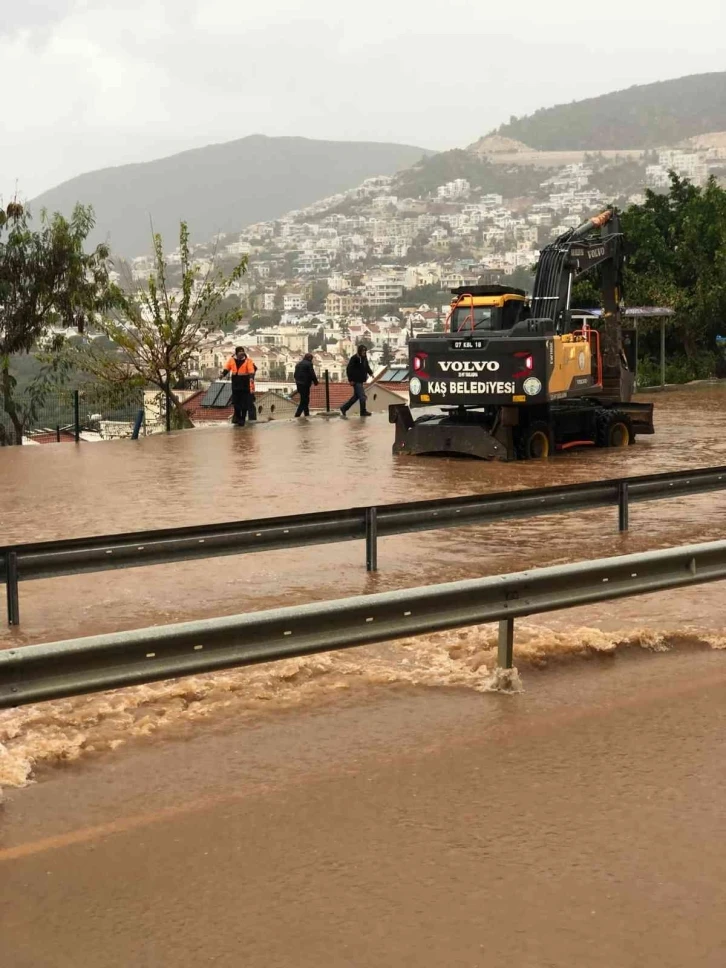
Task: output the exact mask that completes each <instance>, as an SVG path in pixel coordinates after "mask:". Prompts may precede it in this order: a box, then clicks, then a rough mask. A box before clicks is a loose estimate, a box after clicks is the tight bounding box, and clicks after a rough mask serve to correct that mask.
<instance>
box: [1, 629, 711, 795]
mask: <svg viewBox="0 0 726 968" xmlns="http://www.w3.org/2000/svg"><path fill="white" fill-rule="evenodd" d="M497 635H498V630H497V627H496V626H493V625H484V626H477V627H474V628H470V629H466V630H455V631H448V632H441V633H435V634H432V635H428V636H419V637H414V638H407V639H402V640H399V641H397V642H391V643H383V644H381V645H377V646H365V647H362V648H358V649H352V650H346V651H341V652H332V653H327V654H324V655H318V656H310V657H306V658H301V659H288V660H285V661H282V662H276V663H269V664H267V665H260V666H252V667H248V668H241V669H232V670H227V671H224V672H215V673H209V674H206V675H197V676H191V677H189V678H185V679H176V680H167V681H164V682H158V683H151V684H149V685H144V686H133V687H129V688H127V689H119V690H115V691H113V692H105V693H99V694H96V695H93V696H79V697H75V698H71V699H64V700H55V701H52V702H46V703H38V704H36V705H33V706H27V707H22V708H19V709H16V710H5V711H3V712H0V789H1V788H2V787H3V786H5V787H22V786H24V785H26V784H28V783H30V782H32V780H33V775H34V772H35V771H36V770H37V769H38V768H39V767H42V766H48V765H52V764H61V763H67V762H72V761H75V760H78V759H79V758H81V757H83V756H86V755H89V754H92V753H96V754H98V753H102V752H104V751H108V750H114V749H116V748H118V747H120V746H123V745H125V744H128V743H132V742H134V740H137V739H138V738H140V737H149V736H153V735H163V734H165V733H168V734H171V733H172V731H173V730H174V729H175V728H177V729H178V727H179V726H181V725H185V724H187V725H188V724H194V723H195V722H199V721H203V720H210V719H212V718H214V717H216V718H221V717H223V716H225V715H234V716H235V718H236V719H240V718H242V719H244V718H245V717H247V718H252V717H259V716H260V715H264V711H265V710H283V709H291V708H295V707H301V708H304V707H306V706H311V705H314V704H319V703H322V702H328V701H334V700H335V698H336V696H339V695H340V694H341V692H345V693H350V694H352V693H353V692H354V690H356V689H361V688H365V687H370V686H375V687H381V686H387V685H393V684H404V685H409V686H414V687H422V688H464V689H470V690H475V691H478V692H481V693H492V692H501V693H517V692H521V691H522V688H523V687H522V680H521V679H520V675H519V672H518V671H517V669H511V670H502V669H499V668H497V665H496V662H497ZM676 640H677V641H678V642H679V643H685V644H688V643H689V642H690V643H692V644H708V645H710V646H711V647H712V648H714V649H726V635H710V634H705V633H704V634H701V633H698V632H696V631H695V630H686V631H685V632H684V631H683V630H678V631H674V632H671V633H669V632H662V631H654V630H652V629H647V628H643V629H636V630H629V631H627V632H604V631H602V630H600V629H597V628H589V627H583V628H575V629H556V628H554V629H553V628H547V627H544V626H541V625H527V624H526V623H524V622H518V623H517V627H516V644H515V661H516V662H517V663H518V665H519V667H520V668H526V667H527V666H529V667H530V668H531V667H535V668H546V667H547V666H549V665H551V664H555V663H563V662H566V661H568V660H573V659H578V658H588V657H593V656H614V655H615V654H616V653H617V651H618V650H619V649H622V648H626V647H631V648H640V649H644V650H647V651H651V652H662V651H667V650H668V649H669V648H670V647H671V645H670V644H671V643H672V642H674V641H676ZM525 679H526V673H525Z"/></svg>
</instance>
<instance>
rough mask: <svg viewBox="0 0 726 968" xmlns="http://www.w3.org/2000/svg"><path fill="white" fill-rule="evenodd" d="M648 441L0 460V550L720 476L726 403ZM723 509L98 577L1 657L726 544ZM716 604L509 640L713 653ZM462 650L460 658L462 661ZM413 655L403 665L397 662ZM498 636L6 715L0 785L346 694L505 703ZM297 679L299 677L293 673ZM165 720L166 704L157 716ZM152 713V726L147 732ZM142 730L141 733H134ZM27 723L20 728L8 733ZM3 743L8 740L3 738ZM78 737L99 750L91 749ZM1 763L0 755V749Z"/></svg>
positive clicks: (333, 426) (661, 408) (632, 610)
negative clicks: (550, 448)
mask: <svg viewBox="0 0 726 968" xmlns="http://www.w3.org/2000/svg"><path fill="white" fill-rule="evenodd" d="M654 399H655V402H656V427H657V434H656V435H655V436H653V437H650V438H648V437H645V438H641V439H639V440H638V442H637V444H636V445H635V446H633V447H629V448H626V449H621V450H589V451H579V452H572V451H571V452H569V453H567V454H563V455H560V456H557V457H556V458H554V459H552V460H550V461H547V462H527V463H514V464H506V463H497V462H493V463H485V462H478V461H470V460H457V459H444V458H401V457H396V458H394V457H392V455H391V442H392V436H393V434H392V430H393V428H392V427H390V426H389V425H388V424H387V423H386V422H385V420H384V418H382V417H380V418H372V419H370V420H368V421H363V420H354V419H353V418H351V419H350V420H349V421H347V422H343V421H340V420H335V419H333V420H329V421H327V420H325V419H323V418H317V419H312V420H310V421H308V422H304V423H295V422H291V421H285V422H281V423H276V424H260V425H258V426H253V427H247V428H244V429H241V428H229V427H222V428H215V429H212V430H200V431H194V432H190V431H186V432H182V433H178V434H173V435H170V436H163V435H162V436H158V437H151V438H148V439H146V440H142V441H138V442H132V441H118V442H115V443H109V444H94V445H91V444H89V445H86V446H83V445H81V446H80V447H78V448H76V447H74V446H63V445H56V446H52V445H49V446H46V447H42V448H40V447H39V448H30V447H28V448H24V449H21V448H17V449H15V448H6V449H4V450H0V508H2V521H3V529H4V532H5V536H6V538H5V540H7V541H8V542H11V541H23V540H42V539H50V538H56V537H63V536H77V535H88V534H98V533H110V532H122V531H127V530H140V529H144V528H156V527H165V526H173V525H180V524H195V523H206V522H212V521H224V520H238V519H242V518H249V517H255V516H266V515H272V514H279V513H292V512H298V511H312V510H319V509H324V508H334V507H345V506H351V505H361V504H375V503H384V502H390V501H404V500H419V499H425V498H435V497H441V496H446V495H455V494H471V493H481V492H487V491H497V490H506V489H511V488H522V487H540V486H546V485H550V484H562V483H573V482H578V481H586V480H594V479H598V478H602V477H615V476H619V475H633V474H639V473H650V472H658V471H667V470H674V469H677V468H683V467H694V466H709V465H715V464H726V435H724V434H723V432H722V428H723V427H724V425H726V388H721V387H720V386H717V387H711V386H707V387H700V388H689V389H684V390H682V391H678V392H673V393H664V394H659V395H656V396H655V397H654ZM724 512H726V493H725V494H721V493H715V494H709V495H703V496H699V497H694V498H682V499H675V500H668V501H657V502H652V503H648V504H644V505H636V506H634V507H633V508H632V509H631V530H630V532H629V533H628V534H626V535H621V534H619V533H618V531H617V527H616V511H615V509H609V510H601V511H590V512H585V513H580V514H564V515H552V516H546V517H541V518H534V519H525V520H523V521H522V522H521V523H517V522H513V521H506V522H501V523H497V524H490V525H486V526H480V527H476V526H474V527H468V528H462V529H453V530H444V531H432V532H424V533H419V534H413V535H401V536H393V537H390V538H386V539H383V540H381V541H380V547H379V569H380V570H379V572H378V574H376V575H368V574H366V572H365V568H364V549H363V547H362V542H361V543H358V542H348V543H343V544H340V545H320V546H311V547H310V548H309V549H305V548H300V549H291V550H289V551H276V552H267V553H263V554H256V555H246V556H239V557H223V558H216V559H214V558H213V559H209V560H202V561H194V562H184V563H180V564H178V565H165V566H154V567H148V568H139V569H129V570H124V571H121V572H112V571H111V572H102V573H100V574H90V575H81V576H78V577H66V578H60V579H52V580H47V581H37V582H29V583H27V584H23V585H21V615H22V624H21V626H20V627H19V628H17V629H12V630H9V629H3V631H2V632H0V645H3V644H4V645H5V646H10V645H13V644H25V643H30V642H37V641H53V640H58V639H64V638H70V637H74V636H77V635H87V634H93V633H98V632H104V631H112V630H117V629H123V628H134V627H140V626H144V625H151V624H160V623H165V622H174V621H181V620H184V619H191V618H197V617H204V616H212V615H223V614H234V613H238V612H244V611H248V610H258V609H261V608H266V607H271V606H275V605H282V604H293V603H295V602H305V601H311V600H321V599H326V598H339V597H342V596H345V595H353V594H362V593H366V592H370V591H380V590H386V589H390V588H397V587H403V586H410V585H417V584H423V583H429V582H436V581H441V580H453V579H458V578H466V577H476V576H481V575H487V574H494V573H502V572H507V571H514V570H520V569H523V568H526V567H530V566H535V565H544V564H551V563H557V562H565V561H573V560H578V559H582V558H587V557H592V556H603V555H609V554H623V553H627V552H634V551H641V550H646V549H649V548H654V547H662V546H671V545H676V544H680V543H684V542H692V541H706V540H713V539H716V538H722V537H725V536H726V514H725V513H724ZM721 594H722V589H721V586H720V584H719V585H716V586H703V587H699V588H694V589H692V590H686V591H682V592H679V593H678V594H675V595H672V594H671V595H656V596H650V597H645V598H641V599H637V600H626V601H623V602H617V603H604V604H602V605H600V606H592V607H589V608H581V609H576V610H573V611H571V612H567V613H562V614H560V615H555V616H549V617H547V619H546V620H540V619H537V620H534V619H533V620H530V621H528V622H523V623H518V629H517V650H518V664H520V665H521V663H522V662H523V661H529V662H540V663H541V662H542V661H545V659H546V658H547V657H550V658H551V657H553V656H555V655H557V656H560V657H563V656H566V655H570V656H571V655H573V654H588V653H591V652H608V651H610V650H612V649H614V648H617V646H618V644H620V643H628V642H631V643H632V642H639V643H642V644H643V645H644V646H645V647H647V648H651V649H653V648H664V647H665V644H666V643H667V641H669V639H672V638H673V637H674V636H680V637H681V638H682V637H683V636H685V637H686V638H688V639H691V640H693V641H702V640H703V638H704V636H705V637H706V639H708V641H711V642H713V643H714V644H715V645H720V644H721V635H722V629H723V615H722V613H721V609H720V608H719V607H717V605H716V604H714V603H717V602H718V601H719V598H720V595H721ZM462 643H463V644H462ZM407 652H408V655H407V654H406V653H407ZM493 652H494V633H493V630H492V629H479V630H473V631H463V632H454V633H447V634H446V635H443V636H441V635H438V636H429V637H426V638H425V639H418V640H416V641H415V642H414V643H408V646H407V648H403V649H402V648H400V647H399V646H398V645H396V646H387V645H385V644H384V645H381V646H372V647H367V648H364V649H357V650H353V651H352V652H346V653H339V654H334V655H328V656H321V657H316V658H313V659H309V660H302V661H299V662H298V661H293V662H291V663H281V664H277V665H272V666H269V667H262V668H260V669H244V670H233V671H230V672H225V673H219V674H215V675H212V676H203V677H195V678H193V679H186V680H182V681H180V682H178V683H177V682H174V683H160V684H155V685H152V686H147V687H140V688H138V689H128V690H123V691H121V692H117V693H113V694H111V695H109V696H102V697H90V698H80V699H73V700H68V701H66V702H63V703H53V704H42V705H40V706H38V707H31V708H30V709H29V710H20V711H17V712H11V713H4V714H0V742H2V740H3V736H4V738H5V747H4V752H0V786H2V785H3V784H16V783H22V782H24V780H25V778H26V777H27V776H28V775H29V774H30V773H31V771H32V768H33V765H34V764H35V763H36V762H37V761H41V762H43V761H51V762H52V761H53V760H54V759H56V758H59V757H60V758H68V757H71V758H73V757H75V756H78V755H80V754H81V752H82V751H83V750H85V749H86V748H87V747H88V746H89V745H92V746H94V747H96V748H98V746H99V745H100V746H101V747H103V746H107V745H111V746H113V745H115V744H116V743H117V742H123V741H125V740H126V739H128V737H129V736H130V735H133V733H134V732H135V731H139V732H142V733H143V732H148V731H152V730H155V729H157V728H161V727H168V726H169V725H170V724H171V723H173V722H174V721H175V720H177V719H184V718H186V717H187V716H189V715H192V713H190V712H189V708H188V702H187V698H188V696H189V695H194V696H196V697H197V702H195V703H194V704H193V712H197V711H198V710H199V709H200V708H204V710H205V715H209V714H211V713H212V712H213V711H214V710H216V709H219V708H227V706H228V705H229V704H230V703H231V704H233V705H234V704H237V705H239V706H240V707H242V708H245V709H250V708H251V709H255V708H258V707H260V706H263V705H265V704H267V703H269V702H271V701H272V702H273V703H275V704H282V705H288V704H290V703H293V704H298V703H300V702H301V701H303V700H304V698H305V697H306V696H307V697H318V698H319V697H320V695H321V694H324V693H325V692H326V691H328V690H331V689H332V690H336V689H338V688H339V687H340V684H341V682H345V683H348V684H351V683H354V682H361V681H363V682H367V683H368V682H376V683H380V682H386V681H396V682H410V683H418V684H420V683H429V684H436V683H440V684H446V685H452V684H462V685H470V686H473V687H474V688H477V689H489V688H497V687H499V686H500V685H501V683H500V681H499V679H498V678H497V677H496V676H494V677H493V676H492V673H491V671H490V670H491V669H492V667H493V664H494V663H493ZM290 670H292V671H290ZM165 703H168V705H164V704H165ZM159 704H161V706H162V707H163V711H164V714H163V715H162V716H157V715H153V716H151V719H149V717H148V715H147V711H148V709H149V708H150V707H154V708H157V707H158V706H159ZM139 720H140V725H139ZM19 724H22V728H19ZM13 734H14V735H13ZM89 736H90V737H91V738H90V739H89ZM2 749H3V748H2V747H0V750H2Z"/></svg>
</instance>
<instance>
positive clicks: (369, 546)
mask: <svg viewBox="0 0 726 968" xmlns="http://www.w3.org/2000/svg"><path fill="white" fill-rule="evenodd" d="M366 571H378V510H377V508H366Z"/></svg>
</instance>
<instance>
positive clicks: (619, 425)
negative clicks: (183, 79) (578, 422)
mask: <svg viewBox="0 0 726 968" xmlns="http://www.w3.org/2000/svg"><path fill="white" fill-rule="evenodd" d="M633 439H634V434H633V425H632V423H631V422H630V417H629V416H628V415H627V413H623V412H622V410H601V411H600V412H599V413H598V415H597V418H596V436H595V443H596V444H597V446H598V447H627V446H628V445H629V444H631V443H632V442H633Z"/></svg>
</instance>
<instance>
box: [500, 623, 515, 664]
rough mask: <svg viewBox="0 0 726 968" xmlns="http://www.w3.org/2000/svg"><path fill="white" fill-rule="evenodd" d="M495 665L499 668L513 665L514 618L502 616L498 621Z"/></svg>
mask: <svg viewBox="0 0 726 968" xmlns="http://www.w3.org/2000/svg"><path fill="white" fill-rule="evenodd" d="M497 665H498V666H499V668H500V669H511V668H512V666H513V665H514V619H513V618H503V619H501V620H500V622H499V651H498V653H497Z"/></svg>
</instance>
